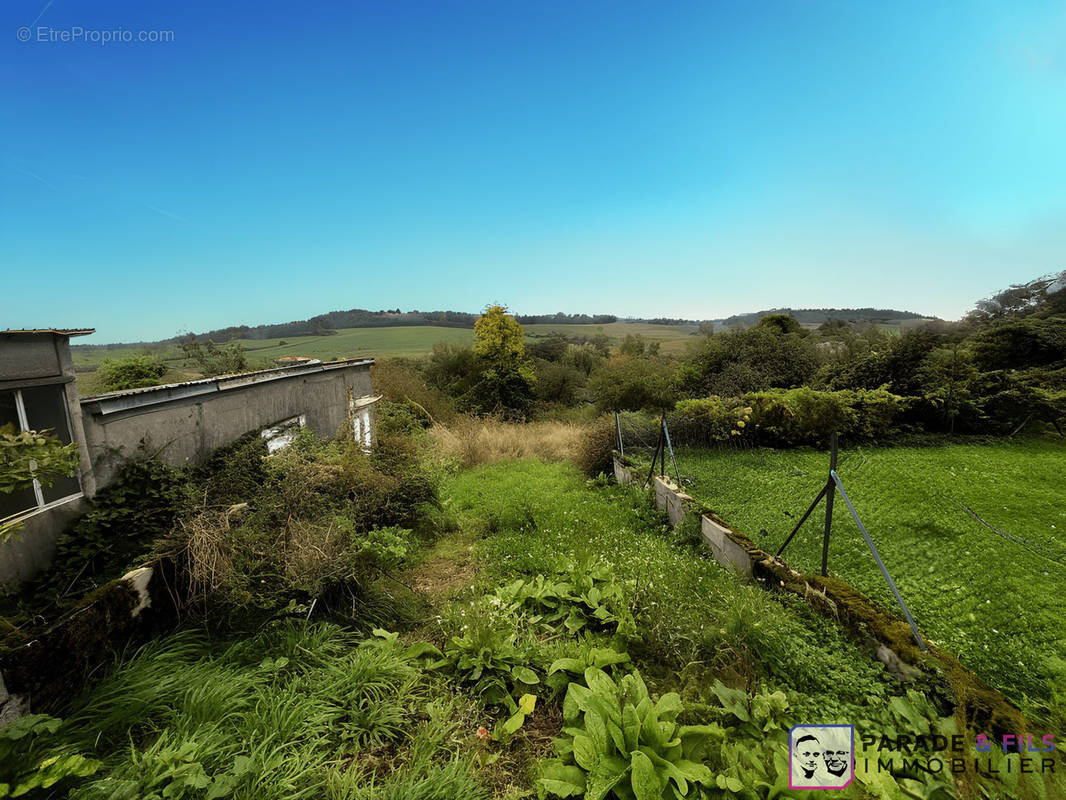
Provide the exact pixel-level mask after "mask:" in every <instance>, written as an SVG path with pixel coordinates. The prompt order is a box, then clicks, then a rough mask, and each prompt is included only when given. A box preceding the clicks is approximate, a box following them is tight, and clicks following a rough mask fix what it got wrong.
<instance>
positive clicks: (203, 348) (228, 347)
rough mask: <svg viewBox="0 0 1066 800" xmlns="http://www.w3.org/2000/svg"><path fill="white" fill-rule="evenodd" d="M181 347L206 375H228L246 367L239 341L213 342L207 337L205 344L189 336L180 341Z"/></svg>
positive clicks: (244, 369)
mask: <svg viewBox="0 0 1066 800" xmlns="http://www.w3.org/2000/svg"><path fill="white" fill-rule="evenodd" d="M181 349H182V351H183V352H184V353H185V357H186V358H187V359H189V360H190V361H192V362H193V364H194V365H195V366H196V368H197V369H198V370H200V372H202V373H203V374H204V375H206V376H208V377H213V376H215V375H229V374H232V373H235V372H244V371H246V370H247V369H248V356H247V354H246V353H245V352H244V347H243V346H242V345H241V343H240V342H227V343H226V344H215V343H214V342H213V341H211V340H210V339H208V340H207V343H206V344H200V342H198V341H197V340H196V337H195V336H190V337H189V338H188V339H186V340H185V341H183V342H181Z"/></svg>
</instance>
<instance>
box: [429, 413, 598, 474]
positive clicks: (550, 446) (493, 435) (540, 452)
mask: <svg viewBox="0 0 1066 800" xmlns="http://www.w3.org/2000/svg"><path fill="white" fill-rule="evenodd" d="M585 431H586V426H583V425H575V424H573V423H570V422H555V421H543V422H530V423H526V424H515V423H510V422H502V421H500V420H496V419H472V418H470V417H466V418H459V419H457V420H456V421H455V422H454V423H452V424H451V425H448V426H444V425H434V426H433V428H432V429H431V430H430V435H431V436H432V437H433V438H434V440H435V441H436V442H437V445H438V447H439V450H440V452H441V453H443V454H444V455H446V456H449V457H451V458H454V459H456V460H457V461H459V463H461V464H462V465H463V466H473V465H475V464H491V463H493V462H495V461H506V460H508V459H512V458H540V459H543V460H545V461H562V460H564V459H576V458H577V456H578V454H579V451H580V448H581V443H582V440H583V438H584V435H585Z"/></svg>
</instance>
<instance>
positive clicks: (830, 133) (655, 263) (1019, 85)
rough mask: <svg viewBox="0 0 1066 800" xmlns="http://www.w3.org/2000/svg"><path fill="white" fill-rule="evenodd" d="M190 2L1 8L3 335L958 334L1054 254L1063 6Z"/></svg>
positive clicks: (1062, 174) (1051, 266)
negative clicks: (648, 322) (298, 326)
mask: <svg viewBox="0 0 1066 800" xmlns="http://www.w3.org/2000/svg"><path fill="white" fill-rule="evenodd" d="M216 5H217V4H216V3H213V2H200V1H199V0H191V1H189V2H181V3H174V2H166V3H163V2H150V1H149V0H135V1H134V2H90V1H89V0H81V1H75V0H54V2H52V3H51V4H48V3H47V0H41V2H37V1H36V0H35V1H34V2H26V0H8V2H5V3H4V4H3V6H2V9H0V37H2V40H3V42H4V44H3V46H2V47H0V74H2V75H3V79H2V82H0V100H2V102H0V144H2V147H0V278H2V281H3V282H2V285H3V287H4V288H3V295H2V296H3V302H2V305H0V328H3V327H21V326H45V325H48V326H51V325H60V326H81V325H86V326H93V327H96V328H97V329H98V331H99V333H97V334H96V336H94V337H93V338H92V339H91V340H90V341H98V342H107V341H128V340H140V339H155V338H160V337H166V336H172V335H174V334H175V333H177V332H178V331H179V330H205V329H209V328H213V327H219V326H222V325H228V324H241V323H246V324H257V323H262V322H277V321H285V320H289V319H298V318H304V317H307V316H310V315H313V314H316V313H321V312H324V311H328V310H333V309H338V308H352V307H362V308H371V309H376V308H395V307H401V308H403V309H412V308H419V309H456V310H468V311H476V310H479V309H481V308H482V307H484V306H485V305H486V304H488V303H491V302H502V303H505V304H507V305H509V306H510V307H511V308H512V309H514V310H516V311H519V312H523V313H543V312H554V311H560V310H561V311H570V312H573V311H583V312H589V313H616V314H620V315H634V316H682V317H693V318H713V317H720V316H728V315H729V314H732V313H739V312H744V311H752V310H757V309H759V308H767V307H773V306H793V307H810V306H814V307H821V306H868V305H874V306H881V307H897V308H906V309H911V310H915V311H919V312H923V313H928V314H936V315H939V316H942V317H946V318H957V317H959V316H960V315H961V314H963V313H964V312H965V311H966V310H968V309H969V308H970V307H971V306H972V304H973V301H974V300H976V299H978V298H980V297H982V296H986V295H988V294H989V293H991V292H993V291H995V290H997V289H999V288H1001V287H1004V286H1006V285H1008V284H1010V283H1013V282H1020V281H1025V280H1028V279H1030V278H1032V277H1036V276H1037V275H1040V274H1042V273H1045V272H1049V271H1053V270H1060V269H1066V147H1064V146H1063V142H1064V141H1066V7H1064V6H1063V5H1061V4H1058V3H1047V4H1029V3H1025V2H1018V1H1017V0H1012V1H1011V2H1001V3H982V2H960V3H911V2H893V3H866V2H810V0H805V1H804V2H752V1H751V0H749V1H748V2H735V3H724V2H693V3H688V2H678V1H674V0H671V2H668V3H661V2H660V3H652V2H648V3H630V2H622V1H617V2H566V3H563V2H544V1H540V2H535V3H534V2H529V0H523V1H522V2H505V1H504V0H491V2H490V0H484V2H438V3H409V2H404V0H387V1H386V0H378V1H377V2H373V3H370V2H348V3H329V2H326V3H316V4H298V3H292V2H286V3H279V2H272V0H256V1H255V2H233V3H227V4H224V5H225V6H226V7H225V8H221V9H220V8H217V7H216ZM35 18H37V19H36V21H35ZM23 26H26V27H29V28H30V29H31V30H30V34H31V40H30V41H27V42H22V41H19V39H18V37H19V31H18V29H19V28H20V27H23ZM79 27H80V28H81V29H82V30H84V31H116V30H119V31H129V32H131V33H132V35H134V36H136V35H137V34H138V32H139V31H142V30H144V31H172V32H173V35H172V39H173V41H169V42H157V43H147V42H146V43H141V42H111V43H108V44H102V43H99V42H92V41H71V42H62V41H40V39H41V37H42V36H43V37H44V38H45V39H48V38H49V37H58V36H62V35H63V33H64V32H66V31H71V30H72V29H77V28H79ZM42 31H43V33H42ZM72 35H73V34H72ZM83 35H85V36H88V34H83ZM81 341H86V340H81Z"/></svg>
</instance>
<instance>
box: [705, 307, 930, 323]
mask: <svg viewBox="0 0 1066 800" xmlns="http://www.w3.org/2000/svg"><path fill="white" fill-rule="evenodd" d="M769 314H788V315H789V316H790V317H792V318H793V319H794V320H796V322H799V323H804V322H807V323H815V324H821V323H823V322H826V321H828V320H831V319H839V320H843V321H844V322H889V321H895V320H901V319H926V317H925V316H924V315H922V314H915V313H914V312H913V311H897V310H896V309H894V308H772V309H770V310H769V311H753V312H751V313H749V314H734V315H733V316H732V317H727V318H726V319H722V320H715V322H717V323H720V324H721V325H722V326H724V327H731V326H733V325H744V326H750V325H754V324H755V323H757V322H758V321H759V320H760V319H762V318H763V317H765V316H767V315H769Z"/></svg>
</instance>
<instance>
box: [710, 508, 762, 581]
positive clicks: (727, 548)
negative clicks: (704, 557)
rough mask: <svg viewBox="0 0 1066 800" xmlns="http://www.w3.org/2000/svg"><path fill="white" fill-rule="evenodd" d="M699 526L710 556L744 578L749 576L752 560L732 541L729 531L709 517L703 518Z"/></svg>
mask: <svg viewBox="0 0 1066 800" xmlns="http://www.w3.org/2000/svg"><path fill="white" fill-rule="evenodd" d="M700 525H701V528H702V532H703V541H704V542H706V543H707V546H708V547H709V548H711V554H712V555H713V556H714V558H715V560H716V561H718V563H720V564H724V565H726V566H729V567H733V568H734V569H736V571H737V572H739V573H740V574H741V575H744V576H748V577H750V576H751V565H752V558H751V556H750V555H749V554H748V551H747V550H745V549H744V548H743V547H741V546H740V545H739V544H737V543H736V542H735V541H733V537H732V536H731V535H730V530H729V529H728V528H725V527H723V526H721V525H719V524H718V523H717V522H715V521H714V520H713V519H711V518H710V517H707V516H704V517H703V518H702V519H701V521H700Z"/></svg>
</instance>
